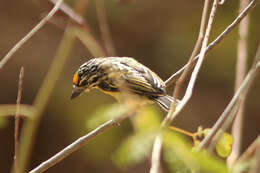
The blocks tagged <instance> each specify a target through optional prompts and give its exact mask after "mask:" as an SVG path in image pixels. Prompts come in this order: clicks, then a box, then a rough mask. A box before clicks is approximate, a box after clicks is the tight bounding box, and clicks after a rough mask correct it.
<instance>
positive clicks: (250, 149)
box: [235, 135, 260, 165]
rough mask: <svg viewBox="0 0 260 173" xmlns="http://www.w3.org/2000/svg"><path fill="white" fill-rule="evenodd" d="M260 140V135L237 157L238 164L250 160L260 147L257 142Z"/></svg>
mask: <svg viewBox="0 0 260 173" xmlns="http://www.w3.org/2000/svg"><path fill="white" fill-rule="evenodd" d="M259 140H260V135H258V137H257V138H256V139H255V140H254V142H252V144H251V145H250V146H249V147H248V148H247V149H246V151H245V152H244V153H243V154H242V155H241V156H240V157H239V158H238V159H237V161H236V162H235V164H236V165H239V164H242V163H243V162H246V161H248V160H249V159H250V158H252V156H253V155H254V154H255V152H256V148H257V147H260V146H258V144H257V141H259Z"/></svg>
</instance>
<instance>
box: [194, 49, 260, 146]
mask: <svg viewBox="0 0 260 173" xmlns="http://www.w3.org/2000/svg"><path fill="white" fill-rule="evenodd" d="M259 64H260V45H259V47H258V51H257V53H256V57H255V62H254V63H253V65H252V67H251V69H250V71H249V72H248V74H247V76H246V77H245V79H244V80H243V82H242V84H241V85H240V87H239V89H238V90H237V92H236V93H235V95H234V96H233V98H232V99H231V101H230V102H229V104H228V106H227V107H226V109H225V110H224V112H223V113H222V114H221V116H220V117H219V119H218V120H217V122H216V123H215V124H214V126H213V127H212V130H211V132H210V133H209V134H208V135H207V136H206V137H205V138H204V139H203V141H202V142H201V143H200V145H199V147H198V149H199V150H201V149H203V148H205V149H207V148H212V147H213V146H214V145H215V142H213V138H214V137H215V135H216V134H217V132H218V131H219V130H220V129H222V132H223V131H225V130H226V128H227V127H228V126H229V125H230V123H231V122H232V120H233V119H234V117H235V115H236V114H235V113H234V110H235V109H236V108H238V104H239V103H241V100H244V99H245V98H246V95H247V92H248V90H249V88H250V86H251V84H252V82H253V80H254V78H255V76H256V74H257V72H258V68H259V67H260V66H259ZM220 136H221V135H218V137H220ZM215 141H216V140H215Z"/></svg>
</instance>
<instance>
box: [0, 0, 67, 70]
mask: <svg viewBox="0 0 260 173" xmlns="http://www.w3.org/2000/svg"><path fill="white" fill-rule="evenodd" d="M62 1H63V0H58V1H57V3H56V4H55V6H54V7H53V9H52V10H51V11H50V12H49V13H48V14H47V15H46V16H45V17H44V18H43V19H42V20H41V21H40V22H39V23H38V24H37V25H36V26H35V27H34V28H33V29H32V30H31V31H30V32H29V33H28V34H27V35H26V36H25V37H23V38H22V39H21V40H20V41H19V42H18V43H16V44H15V45H14V47H13V48H12V49H11V50H10V51H9V52H8V53H7V54H6V55H5V57H4V58H3V59H2V60H1V61H0V70H1V69H2V68H3V66H4V65H5V64H6V63H7V61H8V60H9V59H10V58H11V57H12V55H13V54H14V53H15V52H16V51H17V50H18V49H19V48H20V47H21V46H22V45H23V44H24V43H25V42H26V41H28V40H29V39H30V38H31V37H32V36H33V35H34V34H35V33H36V32H37V31H38V30H39V29H41V28H42V27H43V26H44V25H45V24H46V23H47V22H48V20H49V19H50V18H51V17H52V16H53V15H54V14H55V13H56V12H57V11H58V9H59V6H60V5H61V3H62Z"/></svg>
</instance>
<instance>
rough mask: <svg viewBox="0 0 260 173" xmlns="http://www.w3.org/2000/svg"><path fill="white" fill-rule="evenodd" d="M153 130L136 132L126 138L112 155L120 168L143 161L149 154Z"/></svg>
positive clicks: (153, 136)
mask: <svg viewBox="0 0 260 173" xmlns="http://www.w3.org/2000/svg"><path fill="white" fill-rule="evenodd" d="M156 134H157V133H156V132H155V131H150V132H142V133H136V134H135V135H133V136H131V137H129V138H128V139H126V140H125V141H124V142H123V143H122V144H121V145H120V147H119V148H118V150H117V151H116V152H115V154H114V155H113V161H114V162H115V164H116V165H117V166H118V167H119V168H122V169H126V168H128V167H130V166H133V165H135V164H137V163H139V162H141V161H143V160H144V159H145V158H146V157H147V156H149V155H150V153H151V150H152V146H153V141H154V138H155V136H156Z"/></svg>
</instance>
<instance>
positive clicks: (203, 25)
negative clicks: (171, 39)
mask: <svg viewBox="0 0 260 173" xmlns="http://www.w3.org/2000/svg"><path fill="white" fill-rule="evenodd" d="M209 2H210V1H209V0H206V1H205V2H204V7H203V12H202V17H201V23H200V31H199V36H198V39H197V42H196V44H195V47H194V50H193V51H192V54H191V56H190V59H189V61H188V63H187V64H188V66H187V68H185V70H184V71H183V73H182V74H181V76H180V78H179V79H178V80H177V82H176V86H175V88H174V92H173V98H174V101H173V103H172V105H171V110H172V112H174V111H175V105H176V100H177V99H178V98H179V92H180V89H181V88H182V85H183V82H184V80H185V78H186V77H187V75H188V73H189V71H190V70H191V69H192V64H191V62H192V60H193V59H194V57H195V55H196V54H198V53H199V50H200V48H201V45H202V41H203V38H204V35H205V31H206V26H207V21H208V15H209ZM169 115H170V114H169ZM169 118H172V117H169Z"/></svg>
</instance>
